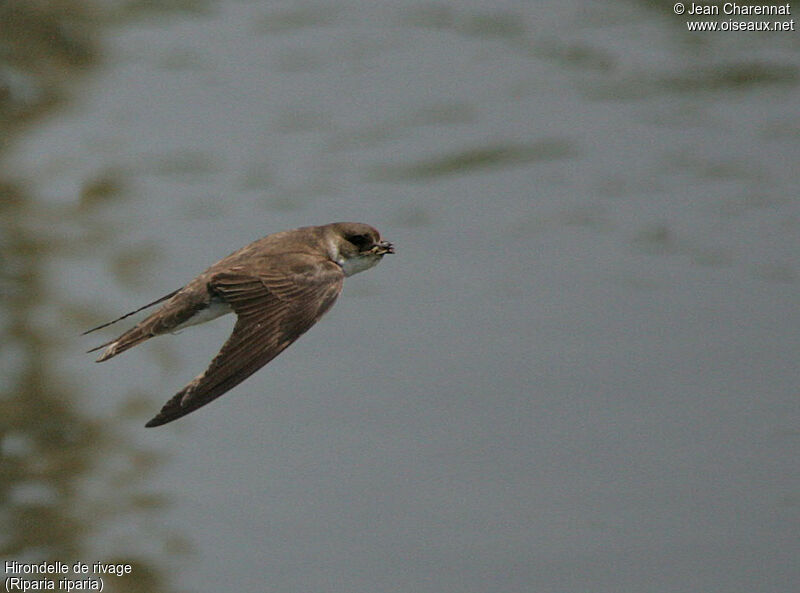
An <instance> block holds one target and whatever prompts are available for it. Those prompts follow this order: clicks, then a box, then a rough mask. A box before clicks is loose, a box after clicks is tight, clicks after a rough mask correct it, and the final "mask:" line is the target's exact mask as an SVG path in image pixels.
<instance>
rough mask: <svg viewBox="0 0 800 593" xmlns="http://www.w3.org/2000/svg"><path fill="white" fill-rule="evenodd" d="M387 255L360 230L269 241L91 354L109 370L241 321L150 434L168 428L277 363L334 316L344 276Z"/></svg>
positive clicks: (171, 297)
mask: <svg viewBox="0 0 800 593" xmlns="http://www.w3.org/2000/svg"><path fill="white" fill-rule="evenodd" d="M387 253H394V249H393V247H392V245H391V243H388V242H385V241H381V239H380V234H379V233H378V231H377V230H375V229H374V228H372V227H370V226H369V225H366V224H362V223H333V224H329V225H324V226H319V227H303V228H299V229H294V230H292V231H283V232H280V233H275V234H272V235H268V236H267V237H264V238H263V239H259V240H258V241H255V242H253V243H251V244H250V245H248V246H246V247H243V248H242V249H240V250H239V251H236V252H235V253H232V254H231V255H229V256H228V257H226V258H225V259H223V260H221V261H219V262H217V263H216V264H214V265H213V266H211V267H210V268H209V269H208V270H206V271H205V272H203V273H202V274H200V275H199V276H198V277H197V278H195V279H194V280H192V281H191V282H189V283H188V284H187V285H186V286H184V287H183V288H181V289H179V290H177V291H175V292H172V293H170V294H168V295H166V296H164V297H162V298H160V299H158V300H156V301H154V302H152V303H150V304H149V305H146V306H145V307H142V309H144V308H147V307H149V306H152V305H156V304H159V303H162V302H163V303H164V304H163V305H161V307H159V308H158V309H157V310H156V311H154V312H153V313H152V314H151V315H149V316H148V317H146V318H145V319H143V320H142V321H141V322H139V323H138V324H137V325H135V326H134V327H133V328H131V329H129V330H128V331H126V332H125V333H123V334H122V335H121V336H120V337H119V338H117V339H116V340H112V341H110V342H107V343H105V344H103V345H101V346H98V347H96V348H93V349H92V350H90V351H89V352H93V351H95V350H99V349H101V348H105V351H104V352H103V354H102V355H101V356H100V357H99V358H98V359H97V362H103V361H105V360H108V359H110V358H113V357H114V356H116V355H117V354H120V353H121V352H124V351H125V350H128V349H129V348H133V347H134V346H136V345H138V344H140V343H142V342H144V341H145V340H148V339H149V338H151V337H153V336H157V335H160V334H163V333H170V332H174V331H176V330H178V329H182V328H183V327H187V326H189V325H193V324H195V323H202V322H204V321H208V320H209V319H213V318H215V317H218V316H219V315H223V314H225V313H228V312H231V311H232V312H234V313H236V316H237V320H236V324H235V326H234V328H233V332H232V334H231V335H230V337H229V338H228V340H227V341H226V342H225V344H224V345H223V346H222V349H221V350H220V351H219V354H217V355H216V356H215V357H214V359H213V360H212V361H211V364H210V365H209V366H208V368H207V369H206V370H205V371H204V372H203V373H202V374H200V375H198V376H197V377H196V378H195V379H194V380H192V381H191V382H190V383H189V384H188V385H186V386H185V387H184V388H183V389H181V390H180V391H179V392H178V393H177V394H176V395H175V396H173V397H172V398H171V399H170V400H169V401H168V402H167V403H166V404H165V405H164V407H163V408H162V409H161V411H160V412H159V413H158V414H157V415H156V416H155V417H154V418H153V419H152V420H150V421H149V422H148V423H147V424H146V426H159V425H161V424H166V423H167V422H171V421H173V420H175V419H177V418H180V417H181V416H185V415H186V414H188V413H190V412H192V411H194V410H196V409H197V408H200V407H201V406H204V405H205V404H207V403H208V402H210V401H212V400H214V399H216V398H217V397H219V396H220V395H222V394H223V393H225V392H226V391H228V390H229V389H231V388H233V387H235V386H236V385H238V384H239V383H241V382H242V381H244V380H245V379H246V378H247V377H249V376H250V375H252V374H253V373H254V372H256V371H257V370H258V369H260V368H261V367H262V366H264V365H265V364H267V363H268V362H269V361H270V360H272V359H273V358H275V357H276V356H277V355H278V354H280V353H281V352H282V351H283V350H284V349H286V347H287V346H289V345H290V344H291V343H292V342H294V341H295V340H296V339H297V338H299V337H300V336H301V335H302V334H304V333H305V332H306V331H307V330H308V329H309V328H310V327H311V326H312V325H314V324H315V323H316V322H317V321H318V320H319V319H320V318H321V317H322V315H324V314H325V312H327V311H328V310H329V309H330V308H331V306H332V305H333V303H334V302H335V301H336V298H337V297H338V296H339V293H340V292H341V290H342V283H343V281H344V278H345V277H346V276H350V275H352V274H355V273H358V272H360V271H363V270H365V269H368V268H370V267H372V266H374V265H375V264H377V263H378V262H379V261H380V260H381V259H382V257H383V256H384V255H385V254H387ZM164 301H166V302H164ZM140 310H141V309H137V311H134V312H133V313H135V312H138V311H140ZM131 314H132V313H129V314H128V315H131ZM128 315H123V316H122V317H120V318H118V319H115V320H114V321H112V322H109V323H106V324H103V325H100V326H98V327H96V328H92V329H91V330H89V331H87V332H85V333H89V332H92V331H95V330H97V329H100V328H102V327H106V326H107V325H110V324H111V323H114V322H116V321H119V320H121V319H124V318H126V317H127V316H128Z"/></svg>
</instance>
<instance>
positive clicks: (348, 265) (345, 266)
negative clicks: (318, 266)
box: [328, 239, 381, 276]
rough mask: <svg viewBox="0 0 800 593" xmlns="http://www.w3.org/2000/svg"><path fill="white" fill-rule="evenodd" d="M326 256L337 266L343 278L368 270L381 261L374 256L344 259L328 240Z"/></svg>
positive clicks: (332, 241)
mask: <svg viewBox="0 0 800 593" xmlns="http://www.w3.org/2000/svg"><path fill="white" fill-rule="evenodd" d="M328 255H329V256H330V258H331V259H332V260H333V261H335V262H336V263H337V264H339V266H340V267H341V268H342V271H343V272H344V275H345V276H352V275H353V274H358V273H359V272H363V271H364V270H369V269H370V268H371V267H373V266H375V265H377V263H378V262H379V261H381V258H380V257H378V256H374V255H372V256H370V255H364V256H361V257H349V258H346V257H344V256H343V255H342V254H341V253H340V252H339V246H338V245H336V242H335V241H334V240H333V239H329V240H328Z"/></svg>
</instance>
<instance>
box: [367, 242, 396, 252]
mask: <svg viewBox="0 0 800 593" xmlns="http://www.w3.org/2000/svg"><path fill="white" fill-rule="evenodd" d="M370 251H372V253H374V254H375V255H386V254H387V253H394V245H392V244H391V243H389V241H381V242H380V243H378V244H377V245H375V247H373V248H372V249H370Z"/></svg>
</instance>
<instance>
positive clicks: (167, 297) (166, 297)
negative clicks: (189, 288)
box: [81, 288, 180, 352]
mask: <svg viewBox="0 0 800 593" xmlns="http://www.w3.org/2000/svg"><path fill="white" fill-rule="evenodd" d="M179 290H180V288H179V289H178V290H175V291H173V292H171V293H169V294H165V295H164V296H163V297H161V298H160V299H157V300H155V301H153V302H152V303H147V304H146V305H144V306H143V307H139V308H138V309H136V310H135V311H131V312H130V313H125V315H123V316H122V317H117V318H116V319H114V320H113V321H107V322H106V323H102V324H100V325H98V326H97V327H93V328H92V329H87V330H86V331H85V332H83V333H82V334H81V335H82V336H85V335H86V334H90V333H92V332H93V331H97V330H98V329H103V328H104V327H108V326H109V325H112V324H114V323H116V322H117V321H122V320H123V319H125V318H127V317H130V316H131V315H135V314H136V313H138V312H139V311H144V310H145V309H147V308H148V307H152V306H153V305H157V304H158V303H163V302H164V301H166V300H167V299H171V298H172V297H174V296H175V295H176V294H178V291H179ZM113 341H114V340H112V341H111V342H107V343H106V344H103V345H102V346H98V347H97V348H92V349H91V350H89V352H94V351H95V350H100V348H103V347H105V346H108V345H109V344H111V343H112V342H113Z"/></svg>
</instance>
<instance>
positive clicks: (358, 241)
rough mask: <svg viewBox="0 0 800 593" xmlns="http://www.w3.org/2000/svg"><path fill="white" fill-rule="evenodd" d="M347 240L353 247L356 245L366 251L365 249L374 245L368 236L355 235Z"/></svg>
mask: <svg viewBox="0 0 800 593" xmlns="http://www.w3.org/2000/svg"><path fill="white" fill-rule="evenodd" d="M347 240H348V241H350V242H351V243H352V244H353V245H355V246H356V247H358V248H359V249H364V248H365V247H369V245H370V244H371V243H372V241H371V240H370V238H369V237H368V236H367V235H353V236H351V237H348V239H347Z"/></svg>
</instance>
